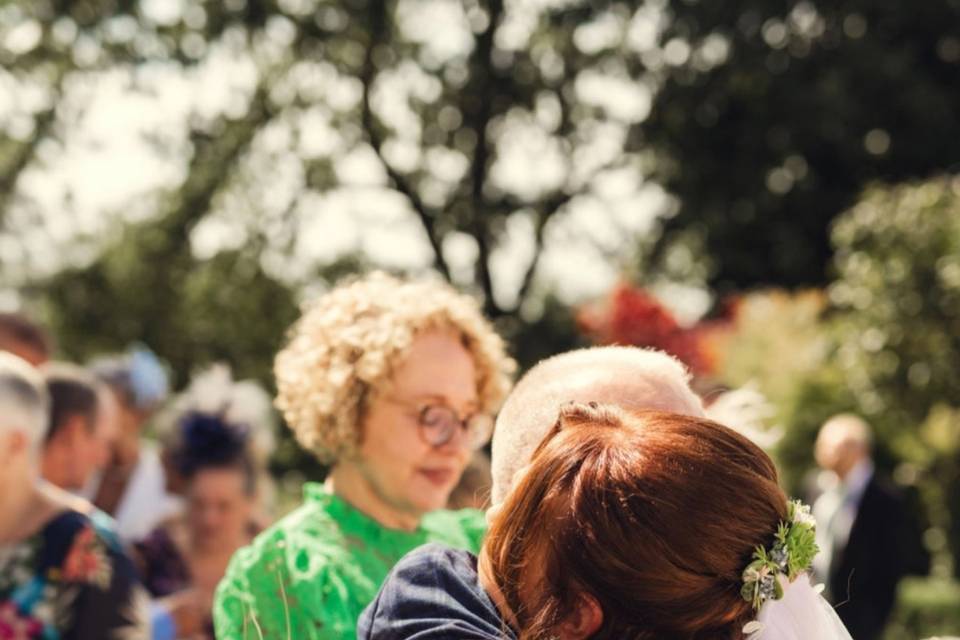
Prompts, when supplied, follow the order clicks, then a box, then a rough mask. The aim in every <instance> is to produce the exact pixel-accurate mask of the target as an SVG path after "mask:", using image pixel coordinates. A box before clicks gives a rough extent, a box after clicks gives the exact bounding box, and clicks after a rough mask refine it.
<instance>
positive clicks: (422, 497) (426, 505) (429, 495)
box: [410, 479, 456, 513]
mask: <svg viewBox="0 0 960 640" xmlns="http://www.w3.org/2000/svg"><path fill="white" fill-rule="evenodd" d="M416 485H417V486H416V490H415V492H414V494H413V495H411V496H410V502H411V503H412V504H413V505H414V506H415V507H416V508H417V509H418V510H419V511H421V512H423V513H428V512H430V511H436V510H437V509H443V508H444V507H446V506H447V501H448V500H449V499H450V494H451V493H452V492H453V488H454V486H456V482H453V483H449V482H447V483H437V482H433V481H430V480H428V479H421V480H420V481H419V482H417V483H416Z"/></svg>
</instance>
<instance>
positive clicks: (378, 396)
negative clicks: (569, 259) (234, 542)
mask: <svg viewBox="0 0 960 640" xmlns="http://www.w3.org/2000/svg"><path fill="white" fill-rule="evenodd" d="M274 370H275V374H276V378H277V390H278V398H277V406H278V407H279V408H280V410H281V411H282V413H283V416H284V418H285V420H286V423H287V425H288V426H289V427H290V428H291V429H292V430H293V432H294V434H295V435H296V437H297V440H298V441H299V442H300V444H301V445H302V446H303V447H304V448H306V449H307V450H309V451H310V452H311V453H312V454H313V455H314V456H315V457H317V459H318V460H319V461H321V462H322V463H325V464H328V465H330V468H331V470H330V473H329V475H328V477H327V480H326V483H325V484H323V485H320V484H314V483H308V484H307V485H306V486H305V488H304V501H303V504H302V505H301V506H300V507H299V508H297V509H296V510H295V511H293V512H292V513H291V514H289V515H288V516H286V517H285V518H283V519H281V520H280V521H279V522H277V523H276V524H275V525H273V526H272V527H270V528H269V529H267V530H266V531H265V532H263V533H262V534H260V535H259V536H257V538H256V539H255V540H254V542H253V544H251V545H250V546H248V547H245V548H243V549H241V550H240V551H238V552H237V554H236V555H235V556H234V558H233V560H232V561H231V563H230V567H229V568H228V570H227V575H226V576H225V577H224V580H223V581H222V582H221V584H220V586H219V588H218V590H217V596H216V602H215V605H214V622H215V625H216V631H217V637H218V638H220V640H239V639H241V638H242V639H247V638H258V637H261V636H260V634H262V637H270V638H284V637H292V638H297V639H298V640H300V639H302V640H318V639H339V638H352V637H355V635H356V623H357V618H358V617H359V616H360V613H361V612H362V611H363V608H364V607H365V606H366V605H367V604H368V603H369V602H370V601H371V600H372V599H373V597H374V596H375V595H376V593H377V589H378V588H379V587H380V584H381V582H382V581H383V579H384V578H385V577H386V575H387V573H388V572H389V571H390V569H391V568H392V567H393V565H394V564H395V563H396V562H397V561H398V560H399V559H400V558H401V557H403V555H404V554H405V553H407V552H408V551H410V550H411V549H414V548H416V547H417V546H420V545H422V544H424V543H427V542H433V541H440V542H444V543H446V544H447V545H450V546H451V547H454V548H464V549H470V550H472V551H474V552H475V551H477V550H478V549H479V546H480V540H481V537H482V535H483V533H484V531H485V521H484V517H483V514H482V513H481V512H479V511H476V510H471V509H467V510H462V511H448V510H446V509H444V507H445V505H446V504H447V501H448V500H449V498H450V494H451V491H452V490H453V488H454V486H455V485H456V484H457V482H458V480H459V479H460V476H461V474H462V473H463V470H464V468H465V467H466V466H467V462H468V460H469V459H470V456H471V454H472V453H473V452H474V451H475V450H477V449H479V448H480V447H482V446H483V445H484V444H485V443H486V442H487V440H488V439H489V435H490V428H491V426H492V422H493V420H492V417H491V416H492V414H493V413H494V412H495V411H496V410H497V408H498V407H499V405H500V402H501V401H502V399H503V396H504V395H505V394H506V392H507V390H508V388H509V382H510V379H509V376H510V373H511V372H512V370H513V361H512V360H510V359H509V358H508V357H507V355H506V351H505V346H504V343H503V340H502V339H501V338H500V337H499V336H498V335H497V334H496V333H495V331H494V330H493V327H492V326H491V325H490V323H489V322H488V321H487V320H486V319H484V318H483V316H482V314H481V312H480V309H479V305H478V304H477V303H476V301H475V300H473V299H472V298H470V297H468V296H465V295H462V294H460V293H458V292H456V291H455V290H453V289H452V288H451V287H449V286H448V285H446V284H442V283H438V282H435V281H430V280H424V281H410V280H400V279H398V278H395V277H392V276H389V275H386V274H383V273H379V272H375V273H372V274H368V275H366V276H363V277H359V278H351V279H349V280H347V281H344V282H342V283H340V284H339V285H338V286H336V287H335V288H334V289H332V290H331V291H329V292H328V293H326V294H325V295H323V296H321V297H320V298H319V299H318V300H317V301H316V302H315V303H313V304H312V305H310V306H308V307H307V308H306V309H305V311H304V313H303V315H302V317H301V318H300V320H299V321H298V322H297V323H296V324H295V325H294V327H293V329H292V331H291V333H290V336H289V339H288V342H287V344H286V346H285V347H284V348H283V349H282V350H281V351H280V353H279V354H278V355H277V358H276V363H275V368H274ZM278 594H279V595H280V597H278Z"/></svg>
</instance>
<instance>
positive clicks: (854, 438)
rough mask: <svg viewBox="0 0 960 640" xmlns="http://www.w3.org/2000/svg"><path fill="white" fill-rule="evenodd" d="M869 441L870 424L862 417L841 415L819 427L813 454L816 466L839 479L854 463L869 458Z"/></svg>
mask: <svg viewBox="0 0 960 640" xmlns="http://www.w3.org/2000/svg"><path fill="white" fill-rule="evenodd" d="M872 441H873V436H872V434H871V432H870V425H868V424H867V423H866V421H864V419H863V418H861V417H860V416H856V415H853V414H852V413H841V414H840V415H836V416H833V417H832V418H830V419H829V420H827V421H826V422H825V423H823V426H822V427H820V433H819V434H817V444H816V447H815V448H814V455H815V457H816V459H817V464H819V465H820V466H821V467H822V468H824V469H828V470H830V471H833V472H834V473H836V474H837V475H838V476H840V478H841V479H842V478H844V477H846V475H847V474H848V473H849V472H850V470H851V469H853V468H854V467H855V466H856V465H857V463H859V462H860V461H861V460H864V459H866V458H868V457H869V456H870V448H871V445H872Z"/></svg>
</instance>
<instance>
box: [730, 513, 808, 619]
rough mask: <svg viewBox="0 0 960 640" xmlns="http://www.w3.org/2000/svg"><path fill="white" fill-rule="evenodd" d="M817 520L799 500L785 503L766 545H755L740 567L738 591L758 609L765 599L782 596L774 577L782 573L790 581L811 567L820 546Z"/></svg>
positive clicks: (780, 588) (776, 598)
mask: <svg viewBox="0 0 960 640" xmlns="http://www.w3.org/2000/svg"><path fill="white" fill-rule="evenodd" d="M816 529H817V523H816V520H814V518H813V515H811V513H810V507H808V506H806V505H805V504H803V503H801V502H800V501H799V500H792V501H790V503H789V504H788V505H787V521H786V522H784V521H781V522H780V524H779V526H778V527H777V533H776V535H775V536H774V542H773V546H772V547H770V548H769V549H765V548H764V547H757V548H756V550H755V551H754V552H753V561H752V562H751V563H750V564H749V565H747V568H746V569H744V570H743V575H742V579H743V586H742V587H741V588H740V595H741V596H743V599H744V600H746V601H747V602H749V603H750V604H751V605H753V608H754V610H759V609H760V607H761V606H763V603H764V602H766V601H767V600H779V599H780V598H782V597H783V587H782V586H781V585H780V582H779V581H778V580H777V576H778V575H781V574H782V575H785V576H786V577H787V580H788V581H793V579H794V578H796V577H797V576H798V575H800V574H801V573H803V572H804V571H806V570H807V569H809V568H810V565H811V563H812V562H813V557H814V556H815V555H817V552H818V551H819V549H818V548H817V543H816Z"/></svg>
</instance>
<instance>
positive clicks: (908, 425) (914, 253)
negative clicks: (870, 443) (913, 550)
mask: <svg viewBox="0 0 960 640" xmlns="http://www.w3.org/2000/svg"><path fill="white" fill-rule="evenodd" d="M832 238H833V243H834V246H835V250H836V268H837V272H838V278H837V280H836V281H835V282H834V283H833V285H831V288H830V299H831V301H832V302H833V304H834V306H835V307H836V309H837V314H836V316H837V317H836V322H837V330H838V334H837V335H838V340H839V348H838V351H837V358H836V360H837V363H838V364H839V366H840V367H841V368H842V370H843V372H844V374H845V375H844V379H845V382H846V386H847V388H849V389H850V391H851V392H852V394H853V396H854V398H855V400H856V404H857V405H858V408H859V411H860V412H861V413H863V415H864V416H865V417H866V418H867V419H868V420H869V421H870V422H871V423H872V424H873V425H874V427H875V428H876V429H877V431H878V439H879V440H880V441H881V442H883V443H885V444H886V446H887V447H888V448H889V449H890V450H892V451H893V452H894V453H895V454H896V455H897V456H898V458H899V459H901V460H905V461H906V462H908V463H909V464H908V465H907V466H905V467H904V468H903V470H902V473H903V474H904V475H905V476H906V477H907V478H912V479H914V480H915V481H916V482H917V484H918V486H919V487H920V489H921V493H922V494H923V497H924V499H925V501H926V503H927V504H926V506H927V512H928V513H929V515H930V519H931V524H932V525H933V527H932V529H931V533H930V535H929V536H928V544H929V545H930V546H931V548H932V551H934V552H941V553H940V554H939V557H940V558H945V560H937V556H935V568H938V567H939V568H938V571H939V572H940V573H941V574H943V573H949V571H950V568H951V567H950V566H949V560H950V554H949V553H945V552H946V551H947V548H948V545H949V548H950V550H952V551H953V557H957V554H958V553H960V464H958V455H960V447H958V442H960V441H958V434H960V370H958V368H957V363H958V362H960V178H957V177H953V178H949V177H948V178H940V179H936V180H932V181H928V182H923V183H917V184H905V185H901V186H895V187H879V186H876V187H873V188H871V189H870V190H868V191H867V193H866V194H865V196H864V198H863V199H862V200H861V201H860V202H859V203H858V204H857V205H856V206H855V207H853V208H852V209H850V210H849V211H848V212H846V213H844V214H843V216H841V217H840V218H839V219H838V220H837V222H836V225H835V226H834V228H833V233H832ZM954 570H956V568H955V569H954Z"/></svg>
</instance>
